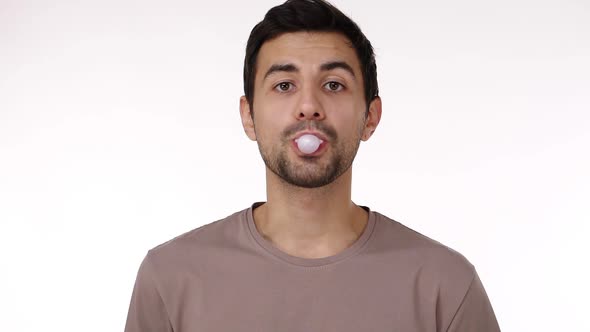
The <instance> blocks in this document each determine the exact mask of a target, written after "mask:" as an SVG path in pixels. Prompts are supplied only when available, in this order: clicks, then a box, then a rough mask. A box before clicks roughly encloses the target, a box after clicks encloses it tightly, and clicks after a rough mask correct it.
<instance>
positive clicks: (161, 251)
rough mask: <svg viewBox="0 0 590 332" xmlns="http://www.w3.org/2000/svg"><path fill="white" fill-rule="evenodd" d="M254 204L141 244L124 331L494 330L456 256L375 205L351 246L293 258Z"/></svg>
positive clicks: (470, 271) (479, 290)
mask: <svg viewBox="0 0 590 332" xmlns="http://www.w3.org/2000/svg"><path fill="white" fill-rule="evenodd" d="M259 204H261V203H255V204H253V205H252V206H251V207H250V208H248V209H245V210H243V211H240V212H237V213H235V214H232V215H230V216H228V217H226V218H224V219H221V220H218V221H216V222H213V223H210V224H207V225H204V226H201V227H199V228H197V229H194V230H192V231H190V232H187V233H185V234H183V235H180V236H178V237H176V238H174V239H172V240H170V241H168V242H166V243H163V244H161V245H159V246H157V247H155V248H153V249H151V250H149V251H148V253H147V255H146V257H145V259H144V260H143V262H142V264H141V266H140V268H139V272H138V274H137V280H136V282H135V287H134V289H133V295H132V298H131V305H130V308H129V313H128V317H127V324H126V327H125V331H126V332H165V331H175V332H221V331H223V332H230V331H231V332H237V331H240V332H255V331H256V332H320V331H321V332H328V331H333V332H353V331H354V332H359V331H362V332H370V331H374V332H385V331H388V332H389V331H395V332H414V331H415V332H418V331H421V332H427V331H428V332H435V331H436V332H441V331H449V332H450V331H453V332H459V331H462V332H467V331H469V332H496V331H500V328H499V327H498V323H497V321H496V317H495V315H494V312H493V309H492V307H491V305H490V302H489V300H488V297H487V295H486V292H485V290H484V288H483V286H482V283H481V281H480V279H479V277H478V275H477V273H476V271H475V269H474V267H473V265H472V264H470V263H469V261H467V260H466V259H465V258H464V257H463V256H462V255H461V254H459V253H458V252H456V251H453V250H452V249H449V248H448V247H446V246H444V245H442V244H440V243H438V242H436V241H434V240H432V239H430V238H428V237H425V236H424V235H421V234H420V233H417V232H415V231H413V230H411V229H409V228H408V227H406V226H404V225H402V224H400V223H398V222H396V221H394V220H391V219H389V218H387V217H385V216H383V215H381V214H379V213H377V212H374V211H370V210H369V209H368V208H367V207H363V208H365V209H366V210H367V211H369V219H368V222H367V225H366V227H365V229H364V231H363V233H362V234H361V236H360V237H359V238H358V239H357V241H356V242H354V243H353V244H352V245H351V246H350V247H348V248H346V249H345V250H344V251H342V252H340V253H338V254H336V255H334V256H330V257H324V258H317V259H308V258H301V257H295V256H291V255H288V254H286V253H285V252H283V251H281V250H279V249H278V248H276V247H274V246H273V245H272V244H271V243H270V242H269V241H268V240H266V239H265V238H263V237H262V235H261V234H260V233H259V232H258V230H257V229H256V226H255V224H254V220H253V218H252V210H253V208H255V207H256V206H258V205H259Z"/></svg>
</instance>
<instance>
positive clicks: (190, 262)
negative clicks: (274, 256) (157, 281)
mask: <svg viewBox="0 0 590 332" xmlns="http://www.w3.org/2000/svg"><path fill="white" fill-rule="evenodd" d="M245 213H246V210H242V211H238V212H235V213H233V214H231V215H229V216H227V217H225V218H222V219H219V220H215V221H213V222H210V223H208V224H205V225H202V226H200V227H197V228H195V229H193V230H190V231H188V232H185V233H183V234H180V235H178V236H176V237H174V238H172V239H170V240H168V241H166V242H164V243H161V244H159V245H157V246H155V247H153V248H152V249H150V250H148V252H147V255H146V258H145V259H146V260H148V261H150V264H151V265H153V266H154V269H155V270H157V271H159V272H160V273H164V274H165V273H167V272H173V271H176V272H178V270H179V269H186V268H191V267H194V266H197V265H198V264H200V265H202V264H204V263H206V262H207V261H212V260H214V259H215V258H216V256H217V255H219V254H221V253H223V252H224V251H223V249H224V248H227V247H230V246H231V245H232V243H236V242H237V241H238V239H237V236H238V235H239V233H240V231H239V229H240V227H243V223H242V221H245Z"/></svg>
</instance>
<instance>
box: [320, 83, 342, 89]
mask: <svg viewBox="0 0 590 332" xmlns="http://www.w3.org/2000/svg"><path fill="white" fill-rule="evenodd" d="M325 87H326V88H327V89H328V90H330V91H340V90H342V89H344V86H343V85H342V84H340V83H338V82H328V83H326V85H325Z"/></svg>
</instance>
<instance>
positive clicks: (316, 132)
mask: <svg viewBox="0 0 590 332" xmlns="http://www.w3.org/2000/svg"><path fill="white" fill-rule="evenodd" d="M307 134H309V135H314V136H317V138H319V139H321V140H322V141H323V142H322V144H323V143H324V142H327V141H328V139H327V138H326V136H324V134H322V133H320V132H319V131H310V130H304V131H300V132H298V133H297V134H296V135H295V137H293V141H295V140H297V139H298V138H299V137H301V136H303V135H307Z"/></svg>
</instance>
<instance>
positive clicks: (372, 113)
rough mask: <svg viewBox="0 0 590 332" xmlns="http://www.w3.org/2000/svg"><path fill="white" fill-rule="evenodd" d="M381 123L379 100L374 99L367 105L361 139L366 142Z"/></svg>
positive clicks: (377, 98) (378, 98)
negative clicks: (367, 111) (367, 109)
mask: <svg viewBox="0 0 590 332" xmlns="http://www.w3.org/2000/svg"><path fill="white" fill-rule="evenodd" d="M379 121H381V98H380V97H375V98H374V99H373V100H372V101H371V103H370V104H369V113H368V114H367V118H366V119H365V128H364V129H363V135H362V137H361V139H362V140H363V141H368V140H369V138H370V137H371V136H372V135H373V133H374V132H375V130H376V129H377V126H378V125H379Z"/></svg>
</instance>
